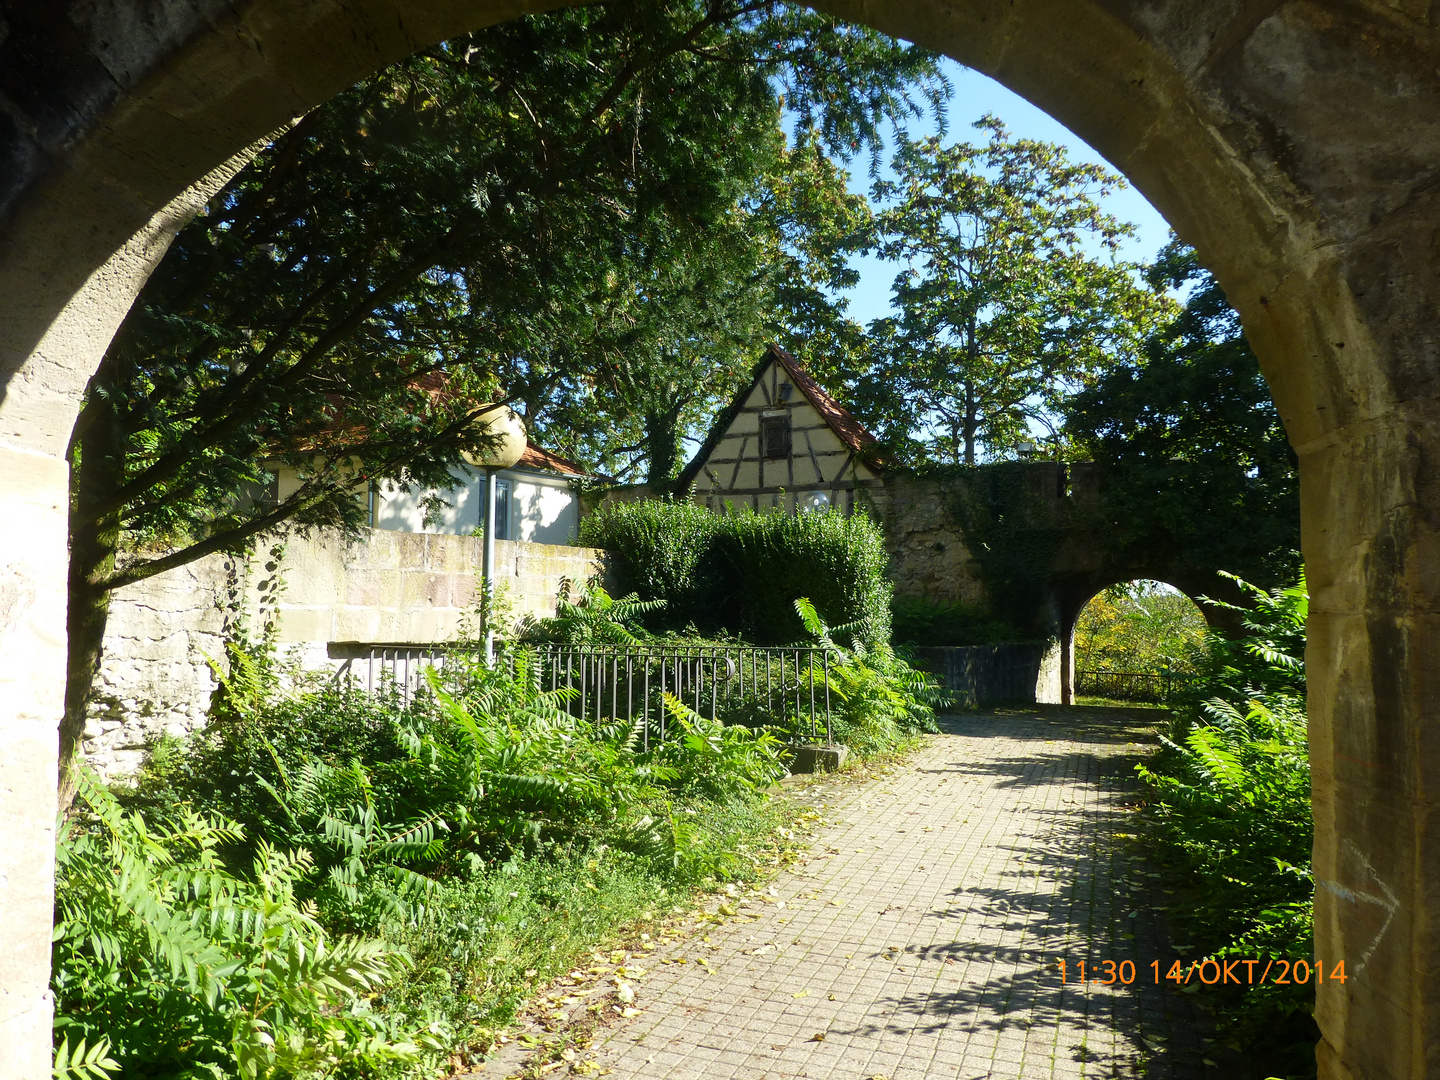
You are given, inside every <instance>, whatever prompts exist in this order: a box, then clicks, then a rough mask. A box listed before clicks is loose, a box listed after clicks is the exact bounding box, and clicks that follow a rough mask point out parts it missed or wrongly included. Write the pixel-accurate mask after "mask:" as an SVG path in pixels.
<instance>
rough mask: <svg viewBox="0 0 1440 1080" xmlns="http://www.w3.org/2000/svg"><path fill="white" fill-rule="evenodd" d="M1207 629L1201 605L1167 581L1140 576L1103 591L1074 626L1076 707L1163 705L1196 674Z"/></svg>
mask: <svg viewBox="0 0 1440 1080" xmlns="http://www.w3.org/2000/svg"><path fill="white" fill-rule="evenodd" d="M1206 626H1207V623H1206V620H1205V612H1204V611H1203V610H1202V609H1201V608H1200V606H1199V605H1198V604H1196V603H1195V601H1194V600H1192V599H1190V597H1188V596H1186V595H1185V594H1184V593H1183V592H1181V591H1180V590H1179V589H1177V588H1175V587H1174V586H1172V585H1167V584H1166V583H1165V582H1163V581H1155V580H1152V579H1147V578H1141V579H1138V580H1134V581H1126V582H1119V583H1117V584H1115V585H1112V586H1110V587H1108V588H1105V589H1101V590H1100V591H1099V592H1097V593H1096V594H1095V595H1094V596H1092V597H1090V599H1089V600H1087V601H1086V602H1085V605H1084V606H1083V607H1082V608H1081V609H1080V613H1079V615H1078V616H1077V617H1076V619H1075V623H1074V626H1073V628H1072V633H1073V637H1074V642H1073V646H1072V648H1073V650H1074V655H1075V674H1074V681H1073V686H1074V688H1075V699H1076V701H1077V703H1080V704H1085V703H1086V699H1097V698H1098V699H1101V700H1103V701H1121V702H1127V703H1128V702H1137V703H1142V704H1157V705H1158V704H1163V703H1164V702H1166V701H1167V700H1169V698H1170V695H1171V693H1172V692H1173V691H1174V690H1175V689H1176V688H1178V687H1179V686H1182V685H1183V684H1184V680H1185V677H1186V676H1187V675H1188V674H1189V673H1190V671H1191V670H1192V660H1193V655H1194V652H1195V650H1196V649H1197V648H1198V647H1199V645H1200V643H1201V641H1203V639H1204V636H1205V629H1206Z"/></svg>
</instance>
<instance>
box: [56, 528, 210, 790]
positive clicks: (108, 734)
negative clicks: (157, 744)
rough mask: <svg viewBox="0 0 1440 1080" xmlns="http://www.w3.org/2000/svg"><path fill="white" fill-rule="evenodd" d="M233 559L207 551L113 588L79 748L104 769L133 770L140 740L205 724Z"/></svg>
mask: <svg viewBox="0 0 1440 1080" xmlns="http://www.w3.org/2000/svg"><path fill="white" fill-rule="evenodd" d="M235 571H236V567H235V563H234V560H231V559H228V558H226V557H225V556H223V555H211V556H208V557H207V558H204V559H200V560H198V561H196V562H193V563H190V564H189V565H188V566H182V567H179V568H178V569H176V570H172V571H170V572H169V573H167V574H160V575H158V576H156V577H153V578H150V579H149V580H148V581H141V582H137V583H136V584H134V585H127V586H126V587H125V588H123V589H118V590H116V592H115V594H114V595H113V596H112V597H111V599H110V618H109V621H108V623H107V624H106V628H105V653H104V656H103V658H102V660H101V666H100V675H99V678H98V679H97V680H96V685H95V691H94V693H93V695H92V697H91V701H90V710H89V711H90V717H89V720H88V722H87V723H86V725H85V740H84V742H83V744H82V750H83V752H84V754H85V757H86V760H87V761H89V762H90V764H91V765H93V766H95V767H96V768H97V769H99V770H100V771H101V772H103V773H106V774H108V775H117V774H121V773H127V772H131V771H133V770H134V769H135V767H136V766H138V765H139V764H140V760H141V758H142V757H143V756H144V746H145V744H146V743H147V742H148V741H150V740H153V739H155V738H157V737H159V736H160V735H164V734H170V735H184V734H186V733H188V732H190V731H193V730H194V729H195V728H197V727H199V726H200V725H201V724H203V723H204V721H205V711H206V709H208V708H209V706H210V695H211V694H212V693H214V691H215V686H216V682H215V676H214V673H213V672H212V671H211V669H210V664H209V660H210V659H215V660H216V661H223V659H224V654H225V644H224V643H225V628H226V604H227V601H228V598H229V596H230V591H231V590H230V582H231V581H233V580H234V575H235Z"/></svg>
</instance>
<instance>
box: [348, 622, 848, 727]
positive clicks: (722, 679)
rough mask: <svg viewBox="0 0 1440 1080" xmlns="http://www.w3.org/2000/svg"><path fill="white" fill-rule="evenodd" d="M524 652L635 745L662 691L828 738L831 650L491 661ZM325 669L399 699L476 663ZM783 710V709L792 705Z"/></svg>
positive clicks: (548, 685) (431, 660) (589, 647)
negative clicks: (431, 678)
mask: <svg viewBox="0 0 1440 1080" xmlns="http://www.w3.org/2000/svg"><path fill="white" fill-rule="evenodd" d="M521 649H524V650H525V651H527V652H528V653H529V654H530V655H531V657H533V659H532V661H531V663H532V671H534V672H536V673H537V674H538V678H539V683H540V686H541V688H542V689H545V690H552V691H553V690H559V689H562V688H568V689H569V690H570V691H571V692H570V694H569V695H568V701H567V702H566V704H565V706H564V707H565V708H567V709H568V710H569V711H570V713H571V714H572V715H574V716H576V717H579V718H584V719H588V720H594V721H596V722H600V721H602V720H606V719H615V720H623V721H624V722H625V723H626V724H628V725H630V726H632V727H635V728H636V729H637V730H638V731H639V732H640V733H641V740H642V743H643V746H644V748H645V749H648V748H649V744H650V738H651V733H652V731H653V732H654V733H655V736H656V737H657V738H659V739H661V740H662V741H663V739H664V738H665V732H666V728H667V720H668V717H667V712H666V709H665V707H664V695H666V694H669V695H670V696H671V697H674V698H676V699H677V700H679V701H681V702H682V703H684V704H685V705H687V706H689V707H690V708H691V709H693V710H694V711H695V712H697V713H699V714H701V715H702V716H706V715H708V716H709V717H710V718H711V719H728V718H734V717H736V716H748V717H749V718H751V719H752V720H753V721H754V722H756V723H773V722H775V721H776V720H781V721H782V722H783V721H786V720H789V721H791V722H793V723H794V725H795V727H796V728H797V734H798V733H805V729H807V728H808V734H809V736H810V738H811V739H818V738H819V737H820V734H821V732H822V731H823V733H824V736H825V741H826V743H827V744H830V743H833V742H834V732H833V728H832V723H831V711H830V704H831V703H830V674H831V662H832V657H831V654H830V653H829V652H828V651H826V650H825V649H821V648H811V647H806V646H797V647H785V648H767V647H764V646H750V645H701V646H670V645H606V644H585V645H564V644H543V645H526V646H514V645H511V646H508V647H502V648H501V649H500V651H499V652H498V653H497V655H496V663H501V664H506V665H508V666H509V667H510V669H511V671H512V672H513V671H514V670H515V665H516V662H517V659H518V657H519V655H520V650H521ZM348 651H349V653H350V655H348V656H346V657H344V659H343V662H342V663H341V665H340V667H339V668H338V670H337V671H336V673H335V676H334V678H335V681H336V683H337V684H338V685H340V686H343V687H347V688H351V689H355V690H360V691H364V692H366V693H377V692H385V691H387V690H389V691H391V692H394V693H396V694H398V695H399V696H400V697H401V700H402V701H404V702H405V703H406V704H408V703H409V702H410V701H411V700H413V698H414V696H415V694H416V692H417V691H418V690H419V689H420V687H422V686H424V685H425V674H424V672H425V669H426V668H432V667H433V668H440V669H444V668H445V667H446V666H447V664H453V663H454V662H455V660H456V659H458V657H459V656H460V655H465V660H464V663H466V664H474V663H476V662H478V661H477V660H476V658H475V656H474V650H473V649H464V648H461V647H455V646H444V645H440V646H429V645H425V646H405V645H375V646H369V647H366V646H357V647H352V648H351V649H349V650H348ZM792 710H793V711H792Z"/></svg>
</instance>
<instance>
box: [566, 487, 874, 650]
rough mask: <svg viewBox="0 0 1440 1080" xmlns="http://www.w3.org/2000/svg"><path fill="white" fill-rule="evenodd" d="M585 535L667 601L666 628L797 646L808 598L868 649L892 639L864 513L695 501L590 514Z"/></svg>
mask: <svg viewBox="0 0 1440 1080" xmlns="http://www.w3.org/2000/svg"><path fill="white" fill-rule="evenodd" d="M581 538H582V540H583V541H584V542H585V543H587V544H592V545H594V546H596V547H603V548H605V549H606V550H608V551H611V552H613V553H614V554H615V555H616V557H617V558H618V559H619V560H620V563H621V568H622V571H623V573H625V574H626V575H627V577H628V580H629V583H630V584H631V585H632V586H633V587H634V588H635V590H636V592H637V593H638V594H639V596H640V597H642V598H643V599H646V600H663V601H664V604H665V606H664V608H663V609H661V610H659V611H657V612H656V613H655V614H654V615H653V616H651V620H652V622H653V623H654V625H657V626H665V627H668V628H671V629H680V628H683V627H686V626H687V625H690V626H693V627H695V628H696V629H698V630H699V631H701V632H713V631H717V630H726V631H729V632H731V633H736V634H743V635H745V636H746V637H748V638H750V639H751V640H754V641H758V642H761V643H764V644H774V643H780V642H793V641H796V640H798V639H800V638H801V637H803V635H804V633H805V626H804V624H803V622H802V621H801V620H800V619H799V617H798V616H797V615H796V612H795V607H794V604H795V601H796V600H798V599H800V598H802V597H805V598H808V599H809V600H811V601H813V602H814V606H815V608H816V609H817V610H818V611H819V612H820V613H821V616H822V617H823V618H824V619H826V620H827V621H830V622H833V623H834V624H836V625H840V624H842V623H846V624H853V627H854V631H855V633H856V635H857V636H858V637H859V638H860V639H862V640H864V641H865V642H866V643H868V644H869V645H871V646H876V645H879V644H881V643H888V642H889V640H890V596H891V592H892V586H891V584H890V581H889V579H888V578H887V577H886V567H887V565H888V555H887V554H886V551H885V546H884V542H883V540H882V538H881V536H880V531H879V529H878V528H877V527H876V526H875V524H874V523H873V522H871V521H870V520H869V519H868V518H866V517H864V516H862V515H856V516H854V517H849V518H847V517H845V516H844V515H842V514H839V513H834V512H827V513H823V514H799V515H795V516H787V515H784V514H757V513H753V512H749V511H744V512H741V513H737V514H730V515H727V516H724V517H721V516H719V515H717V514H713V513H711V512H710V511H708V510H706V509H705V508H704V507H699V506H695V505H693V504H690V503H669V502H660V501H645V502H634V503H618V504H612V505H610V506H606V507H604V508H603V509H602V510H601V511H600V512H599V513H597V514H594V515H592V516H591V517H589V518H587V519H586V520H585V521H584V523H583V524H582V525H581Z"/></svg>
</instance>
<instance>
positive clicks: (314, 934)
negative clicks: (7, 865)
mask: <svg viewBox="0 0 1440 1080" xmlns="http://www.w3.org/2000/svg"><path fill="white" fill-rule="evenodd" d="M79 798H80V800H81V804H80V805H81V806H82V807H83V811H82V812H81V813H78V814H75V815H73V816H72V817H71V818H70V819H68V820H65V821H62V823H61V827H60V834H59V838H58V842H57V848H56V852H57V857H56V925H55V945H54V959H53V968H52V970H53V972H54V975H53V979H52V989H53V991H54V994H55V999H56V1017H55V1030H56V1037H57V1042H58V1047H57V1055H56V1069H57V1071H59V1070H60V1069H61V1068H62V1066H63V1067H64V1068H65V1069H66V1070H67V1072H68V1073H69V1074H71V1075H76V1074H77V1073H78V1069H86V1070H88V1071H89V1072H91V1073H92V1074H93V1073H94V1071H95V1068H96V1067H98V1068H100V1069H101V1070H107V1069H108V1065H107V1064H106V1060H107V1059H108V1060H110V1061H113V1062H114V1064H115V1065H116V1066H117V1068H118V1069H121V1070H124V1071H125V1072H127V1073H130V1072H133V1073H137V1074H140V1075H157V1074H163V1075H175V1076H209V1077H213V1078H227V1077H237V1078H241V1080H268V1078H271V1077H276V1076H281V1075H292V1074H295V1073H298V1072H302V1071H308V1072H310V1073H313V1074H316V1075H325V1074H328V1073H332V1072H334V1071H335V1070H336V1069H338V1068H340V1067H341V1066H344V1065H348V1064H352V1063H353V1064H369V1065H375V1064H379V1063H381V1062H384V1061H390V1060H397V1059H401V1060H403V1059H408V1058H413V1057H414V1056H415V1055H416V1054H417V1053H418V1052H419V1047H418V1046H417V1045H416V1044H415V1043H414V1042H411V1041H408V1040H396V1039H394V1038H392V1037H390V1035H389V1034H388V1033H387V1032H386V1031H385V1029H384V1027H383V1026H382V1025H381V1024H379V1023H378V1022H376V1020H375V1019H374V1017H373V1016H372V1015H371V1014H370V1013H369V1011H368V1010H367V1008H366V1006H365V999H366V998H367V997H368V996H369V995H370V994H372V993H374V992H375V991H376V990H377V989H378V988H379V987H380V986H381V985H382V984H383V983H384V982H385V981H386V980H387V979H389V978H391V977H392V976H393V975H394V974H396V973H397V972H398V971H399V970H400V969H401V967H402V966H403V965H404V963H405V955H404V953H403V952H401V951H399V950H396V949H394V948H392V947H390V946H388V945H386V944H385V943H383V942H381V941H376V940H367V939H362V938H356V937H338V938H333V937H331V936H330V935H328V934H326V932H325V931H324V930H323V929H322V928H321V926H320V924H319V923H318V921H317V919H316V916H315V912H314V910H313V908H309V907H307V906H306V905H303V904H301V903H299V902H298V901H297V899H296V894H295V889H296V884H297V882H298V881H300V880H301V879H302V878H303V877H304V876H305V874H306V873H307V871H308V869H309V866H310V857H309V855H308V853H306V852H305V851H303V850H301V851H293V852H288V853H287V852H281V851H278V850H276V849H274V848H272V847H270V846H269V845H263V844H262V845H261V847H260V850H259V854H258V856H257V858H256V860H255V865H254V872H253V875H252V876H251V877H250V878H241V877H238V876H236V875H234V874H232V873H230V871H229V870H227V869H226V867H225V866H224V864H223V862H222V860H221V859H220V858H219V855H218V853H217V849H218V848H219V847H220V846H221V845H223V844H225V843H229V842H233V841H235V840H237V839H239V837H240V834H241V832H242V830H241V828H240V826H239V825H237V824H236V823H234V822H231V821H227V820H225V819H223V818H220V817H213V816H212V817H202V816H200V815H198V814H195V813H193V812H188V813H182V814H180V815H179V816H178V819H177V820H176V821H174V822H172V823H168V824H165V825H161V826H156V825H153V824H151V823H149V822H147V821H146V820H145V818H144V817H143V816H142V815H140V814H138V813H134V812H126V811H125V810H124V809H123V808H122V807H121V806H120V805H119V803H118V802H117V801H116V800H115V798H114V797H113V796H112V795H111V794H110V793H109V792H108V791H107V790H106V789H105V788H104V787H102V786H101V784H100V783H99V781H98V779H97V778H96V777H95V776H94V774H92V773H89V772H84V773H82V775H81V778H80V787H79ZM100 1045H105V1046H106V1047H107V1053H106V1054H105V1055H103V1056H101V1055H97V1054H96V1051H95V1048H96V1047H97V1046H100ZM72 1047H73V1048H74V1049H71V1048H72ZM85 1047H88V1048H89V1049H88V1050H86V1049H84V1048H85ZM61 1051H63V1053H62V1052H61ZM77 1058H78V1060H79V1062H80V1064H79V1067H78V1069H77V1064H76V1062H77ZM62 1059H64V1060H62Z"/></svg>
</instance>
